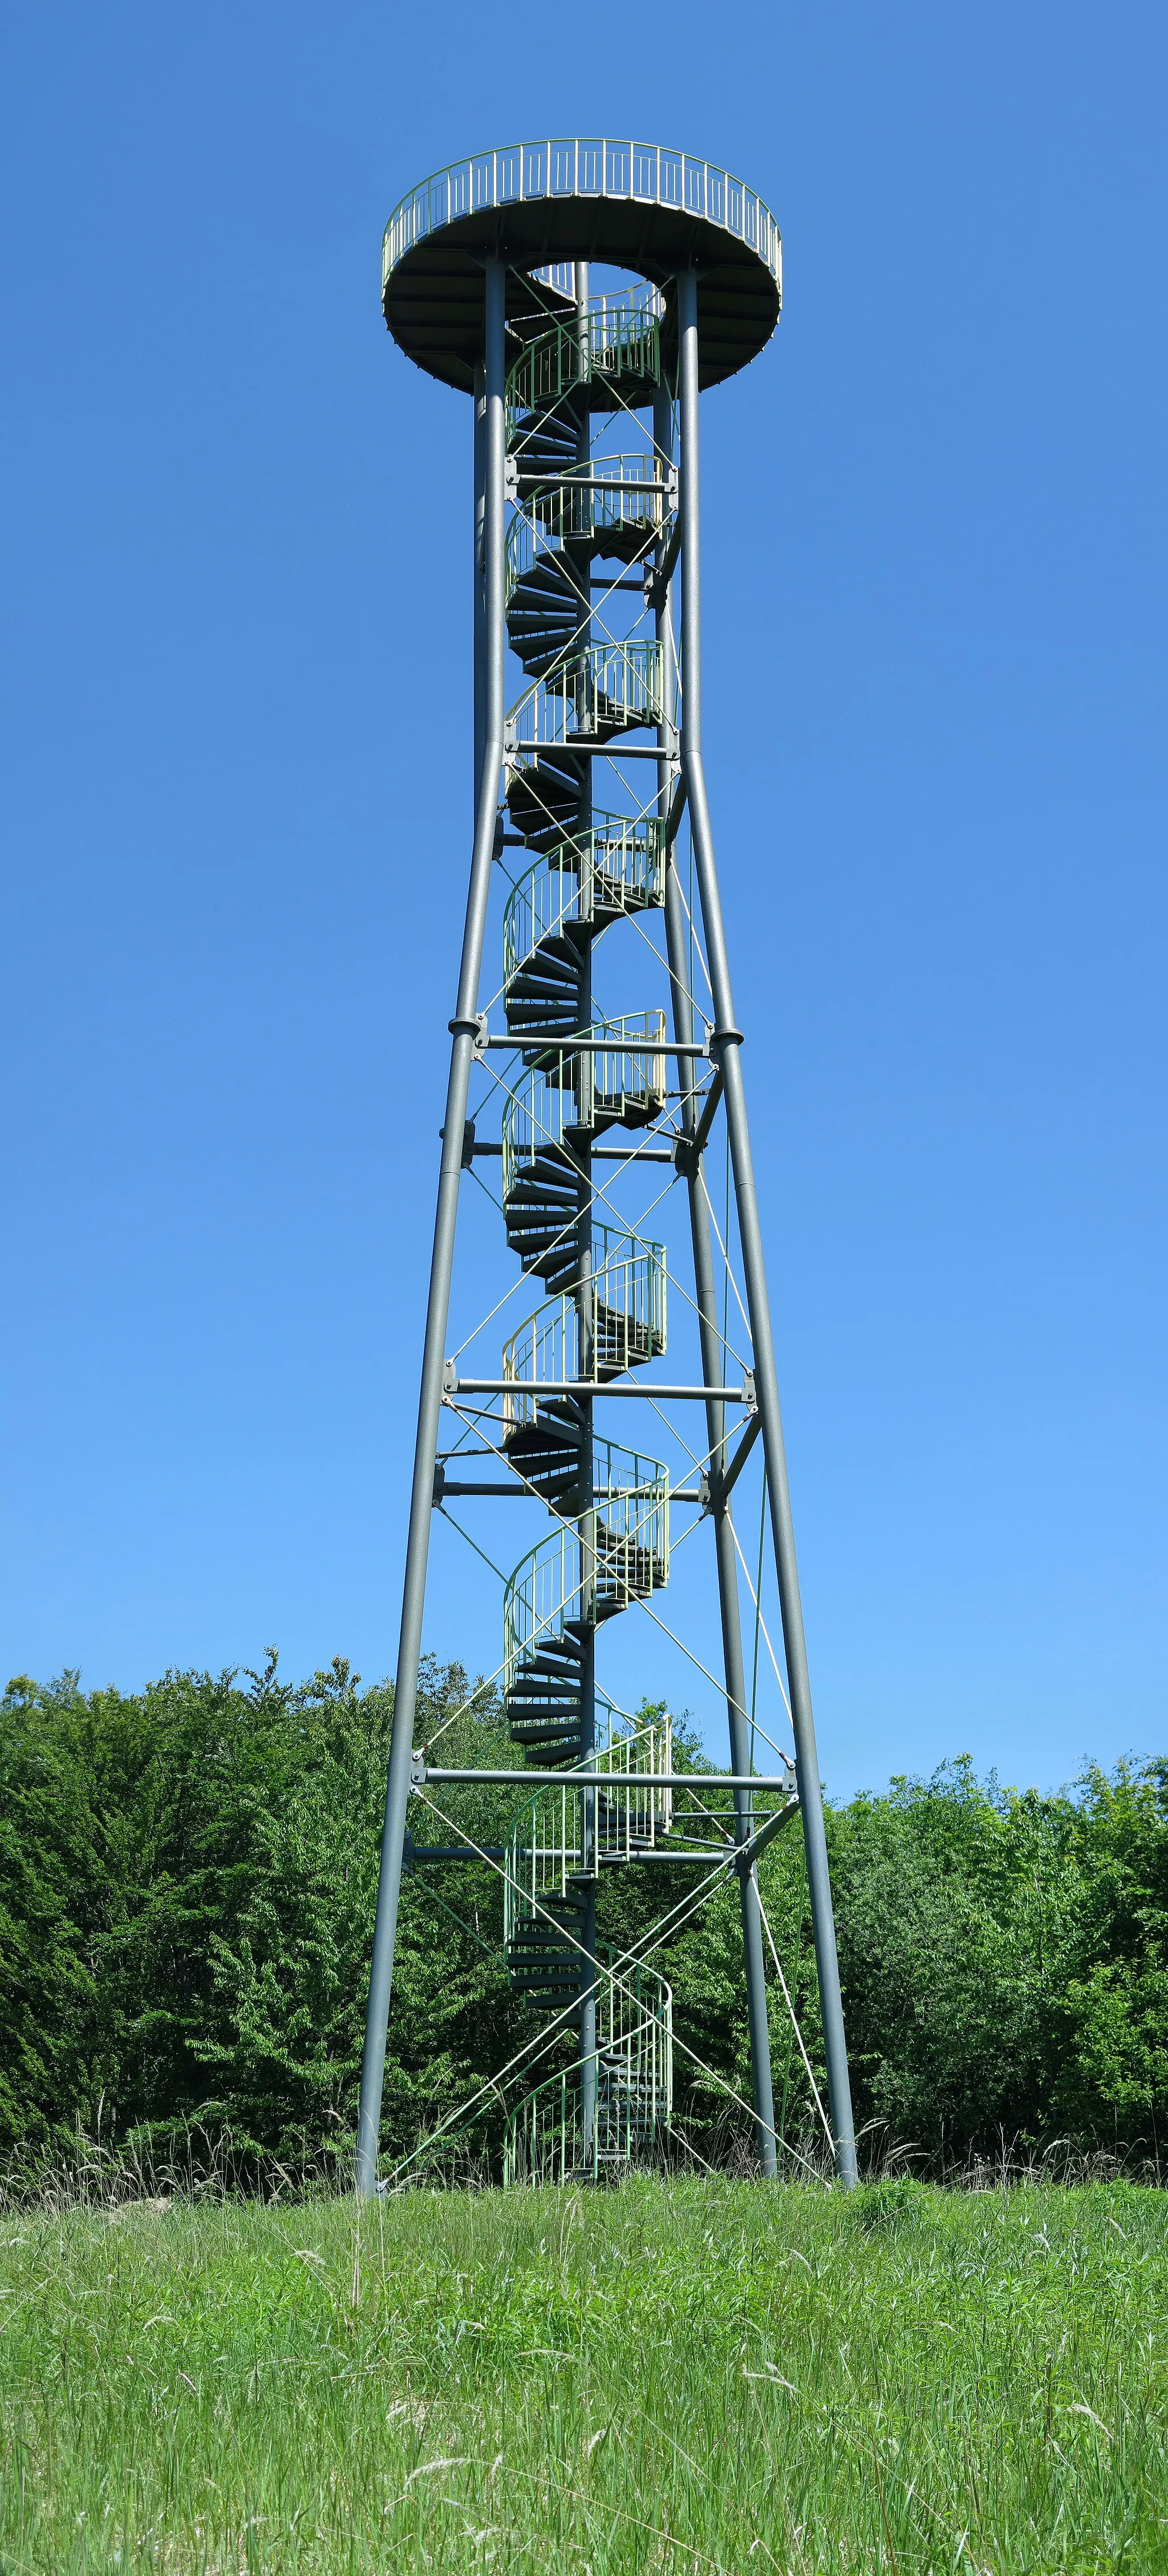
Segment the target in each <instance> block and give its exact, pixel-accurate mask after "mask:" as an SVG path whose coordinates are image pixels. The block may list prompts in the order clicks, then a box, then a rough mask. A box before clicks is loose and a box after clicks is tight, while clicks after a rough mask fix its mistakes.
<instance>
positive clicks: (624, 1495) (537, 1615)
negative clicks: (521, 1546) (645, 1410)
mask: <svg viewBox="0 0 1168 2576" xmlns="http://www.w3.org/2000/svg"><path fill="white" fill-rule="evenodd" d="M593 1447H594V1458H593V1472H594V1475H595V1477H596V1485H597V1500H596V1505H595V1508H594V1509H593V1510H592V1511H591V1512H586V1513H585V1514H584V1515H583V1517H582V1519H581V1521H580V1523H579V1524H578V1526H574V1527H572V1526H568V1525H567V1524H565V1525H564V1526H562V1527H561V1528H560V1529H558V1530H555V1531H553V1533H552V1535H551V1537H550V1538H545V1539H541V1540H540V1542H539V1545H538V1547H533V1548H532V1549H531V1550H530V1552H529V1554H528V1555H527V1556H525V1557H521V1559H520V1561H519V1564H518V1565H517V1566H516V1567H515V1570H514V1572H513V1573H512V1574H510V1575H509V1576H508V1578H507V1583H506V1586H505V1589H504V1593H503V1685H504V1689H505V1690H506V1691H508V1692H509V1691H511V1690H513V1689H514V1686H515V1682H516V1679H517V1677H518V1674H519V1671H520V1668H521V1666H523V1665H526V1664H529V1663H530V1662H531V1661H532V1658H533V1657H534V1656H535V1655H537V1654H538V1652H539V1649H540V1646H541V1645H543V1644H545V1643H546V1644H552V1643H554V1641H555V1640H556V1639H558V1638H561V1637H563V1636H564V1635H566V1633H567V1632H568V1630H569V1629H573V1628H582V1627H585V1626H588V1625H590V1624H591V1622H592V1621H593V1620H594V1619H595V1618H596V1616H597V1612H598V1611H604V1612H608V1613H611V1612H613V1611H617V1610H624V1609H627V1607H628V1605H629V1603H630V1601H646V1600H648V1598H649V1595H650V1594H651V1593H653V1592H658V1591H661V1590H663V1588H664V1586H665V1585H666V1584H667V1583H668V1581H669V1472H668V1469H667V1468H666V1467H664V1466H663V1465H662V1464H661V1461H660V1459H658V1458H647V1457H645V1456H644V1455H643V1454H642V1452H641V1451H639V1450H633V1449H624V1448H622V1446H621V1444H620V1443H619V1442H618V1441H613V1440H597V1441H595V1442H594V1444H593Z"/></svg>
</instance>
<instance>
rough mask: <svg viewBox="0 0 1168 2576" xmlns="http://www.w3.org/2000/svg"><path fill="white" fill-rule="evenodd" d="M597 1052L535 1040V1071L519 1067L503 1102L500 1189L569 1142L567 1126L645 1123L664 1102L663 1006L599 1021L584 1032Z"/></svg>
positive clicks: (588, 1128)
mask: <svg viewBox="0 0 1168 2576" xmlns="http://www.w3.org/2000/svg"><path fill="white" fill-rule="evenodd" d="M588 1034H589V1036H590V1037H591V1038H594V1039H596V1040H597V1041H603V1044H598V1046H597V1049H596V1051H595V1052H593V1050H592V1049H591V1048H588V1049H583V1048H580V1047H573V1044H572V1041H571V1039H570V1038H564V1039H560V1040H557V1041H555V1042H553V1044H551V1045H550V1046H548V1045H544V1044H543V1043H541V1042H540V1041H539V1040H538V1039H533V1041H532V1049H533V1051H534V1048H535V1047H536V1046H537V1045H538V1047H539V1066H538V1070H536V1071H534V1072H528V1073H524V1074H521V1075H520V1076H519V1078H518V1081H517V1082H516V1084H515V1087H514V1089H513V1091H511V1092H510V1093H509V1095H508V1098H507V1100H506V1102H505V1103H504V1108H503V1196H504V1198H506V1197H507V1196H508V1194H509V1192H510V1190H511V1188H512V1185H513V1183H514V1182H515V1180H516V1179H517V1178H518V1176H519V1174H520V1172H521V1171H522V1170H523V1169H524V1168H525V1167H530V1165H531V1164H532V1163H535V1162H538V1161H539V1160H540V1158H541V1156H543V1155H545V1154H546V1153H548V1152H549V1151H551V1152H553V1153H555V1154H560V1153H562V1151H563V1149H564V1146H565V1145H568V1147H569V1149H570V1147H571V1143H572V1136H571V1132H570V1131H571V1130H573V1129H575V1130H576V1131H577V1132H578V1133H579V1134H582V1135H591V1134H592V1133H593V1132H594V1131H595V1130H596V1129H597V1127H603V1126H609V1125H620V1124H621V1123H622V1122H623V1123H625V1124H628V1125H632V1126H644V1125H645V1124H647V1122H648V1121H649V1120H650V1119H653V1118H657V1117H659V1116H660V1114H661V1111H662V1110H663V1108H664V1106H665V1097H666V1065H667V1057H666V1054H665V1013H664V1011H630V1012H627V1013H626V1014H625V1016H624V1018H623V1019H619V1020H598V1021H596V1022H594V1024H593V1027H592V1028H591V1030H590V1031H589V1032H588Z"/></svg>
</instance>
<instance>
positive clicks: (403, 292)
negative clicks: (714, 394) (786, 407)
mask: <svg viewBox="0 0 1168 2576" xmlns="http://www.w3.org/2000/svg"><path fill="white" fill-rule="evenodd" d="M492 254H495V255H497V256H498V257H500V258H502V259H504V260H506V261H507V263H508V267H509V270H510V272H511V273H510V275H509V277H508V290H507V318H508V322H509V324H511V325H512V326H513V327H514V328H516V329H517V330H518V331H519V333H520V334H521V335H522V336H525V335H526V332H528V331H530V330H532V329H533V328H535V329H541V328H542V329H545V330H546V328H547V319H548V313H549V311H550V312H551V313H552V314H554V315H558V314H561V313H562V314H565V315H566V314H567V313H568V312H569V311H570V310H571V299H570V295H569V294H568V293H566V292H563V291H562V290H561V285H560V283H559V282H558V281H557V280H556V277H555V273H554V272H555V269H556V267H557V265H558V264H559V263H560V262H561V261H563V262H565V263H566V262H568V261H572V260H577V259H587V260H597V261H600V262H604V263H607V264H609V265H611V266H613V267H617V268H631V269H634V270H635V271H636V273H637V274H638V276H641V277H646V278H649V279H650V280H651V281H652V283H653V284H654V285H657V286H659V287H661V288H663V289H665V290H666V302H665V312H664V315H663V319H662V337H663V341H664V342H665V345H666V348H667V351H668V350H669V347H670V344H671V343H673V342H675V339H676V317H675V314H674V312H673V299H672V297H671V296H670V295H669V293H668V289H669V286H670V283H671V280H672V279H673V277H674V276H675V275H676V273H677V271H678V270H679V269H684V268H690V267H696V269H697V271H698V326H699V342H700V350H701V359H700V381H701V384H702V385H703V386H706V385H716V384H721V383H722V382H723V381H724V379H725V378H726V377H727V376H732V375H736V374H737V372H738V370H739V368H741V367H745V366H748V365H749V363H750V360H751V359H752V358H754V357H757V355H758V352H759V350H760V349H762V348H765V346H766V343H767V341H768V340H769V339H770V337H771V333H772V332H773V330H774V328H775V324H776V323H777V321H778V318H779V311H780V308H781V304H782V279H783V266H782V243H781V241H780V237H779V228H778V225H777V224H776V222H775V219H774V216H773V215H772V214H771V212H770V209H769V207H767V206H765V205H764V203H763V201H762V198H761V197H759V196H757V195H756V194H755V192H754V190H753V189H751V188H747V187H745V186H744V185H743V183H742V181H741V180H740V179H735V178H734V177H733V176H732V175H731V173H730V172H729V171H728V170H723V169H720V168H719V167H718V165H717V164H716V163H715V162H712V161H703V160H700V159H698V158H697V157H696V156H695V155H694V154H693V153H689V152H679V151H674V150H672V149H669V148H667V147H666V146H665V145H662V144H656V143H633V142H623V141H611V140H608V139H607V138H599V137H592V138H570V139H565V140H561V141H549V142H542V143H510V144H507V145H505V146H504V147H503V148H502V149H501V150H498V151H493V152H478V153H472V154H471V156H470V158H469V159H468V160H465V161H454V162H451V163H450V165H449V167H448V168H447V169H445V170H436V171H434V172H433V173H432V174H431V176H430V177H429V178H428V179H423V180H422V182H421V184H420V186H418V187H416V188H411V190H410V192H409V195H408V196H406V197H403V198H402V201H401V204H400V205H399V206H397V207H395V209H394V212H393V213H392V215H391V216H390V219H389V222H388V224H387V225H386V228H385V236H384V240H383V243H382V254H381V273H382V307H383V310H384V313H385V319H386V323H387V325H388V327H389V329H390V331H391V332H392V333H393V336H394V339H395V340H396V341H397V343H398V346H399V348H401V349H403V350H404V351H405V353H406V356H407V357H409V358H412V359H413V361H414V363H415V365H416V366H419V367H422V368H424V369H425V371H426V373H427V374H428V375H431V376H437V377H438V379H439V381H440V382H441V383H442V384H447V385H454V386H456V387H457V388H458V390H459V391H460V392H462V393H471V392H473V390H474V371H475V367H476V365H477V363H478V361H479V359H480V357H481V355H482V345H483V271H482V263H483V260H484V258H486V257H488V256H490V255H492ZM536 269H543V270H545V271H548V272H550V274H549V275H548V276H547V277H546V280H543V281H541V292H542V295H543V299H544V300H543V304H542V306H541V307H540V308H539V309H538V310H537V311H533V310H532V300H531V295H530V293H529V292H528V291H527V286H526V276H525V274H524V273H525V272H526V273H528V274H529V273H530V272H531V271H532V270H536ZM593 407H594V408H601V407H603V397H602V396H596V395H594V397H593Z"/></svg>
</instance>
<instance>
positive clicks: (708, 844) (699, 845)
mask: <svg viewBox="0 0 1168 2576" xmlns="http://www.w3.org/2000/svg"><path fill="white" fill-rule="evenodd" d="M677 323H678V391H679V397H680V409H681V496H680V498H681V530H682V535H681V551H682V565H683V574H682V582H683V588H682V765H683V769H684V773H685V783H686V794H687V798H688V802H689V815H690V828H691V831H692V834H693V847H694V856H695V860H696V863H697V875H698V888H699V893H700V897H701V907H702V925H703V928H704V931H705V935H706V956H707V962H708V965H709V970H710V984H711V989H712V992H713V998H714V1031H713V1037H712V1039H711V1048H712V1051H713V1052H714V1054H715V1056H716V1061H717V1063H718V1066H719V1068H720V1071H721V1074H722V1081H723V1099H724V1105H725V1112H726V1122H727V1127H728V1129H729V1135H730V1155H731V1162H732V1165H733V1171H734V1197H735V1206H736V1210H737V1215H738V1234H739V1240H740V1242H741V1245H742V1266H743V1272H744V1276H745V1284H746V1302H747V1308H748V1311H749V1314H750V1331H751V1339H752V1342H753V1345H754V1382H755V1390H756V1394H757V1399H758V1409H759V1413H760V1416H761V1419H762V1436H763V1450H764V1455H765V1458H766V1466H767V1490H768V1493H769V1495H770V1512H771V1534H772V1538H773V1541H774V1550H775V1569H776V1573H777V1576H778V1586H779V1605H780V1610H781V1613H782V1621H783V1643H784V1647H785V1651H786V1659H787V1683H788V1688H789V1690H790V1695H791V1719H792V1724H793V1726H794V1731H795V1755H796V1768H797V1774H798V1781H799V1799H800V1806H801V1810H802V1816H803V1836H804V1843H805V1847H806V1852H807V1880H808V1888H809V1892H810V1898H811V1923H812V1930H813V1933H814V1938H815V1960H816V1967H817V1969H818V1973H819V2001H820V2010H821V2012H822V2015H823V2035H824V2047H825V2051H826V2056H827V2083H828V2094H829V2099H830V2105H831V2122H832V2131H833V2134H834V2138H835V2152H836V2166H837V2170H838V2173H839V2178H840V2181H841V2182H842V2183H843V2184H844V2185H845V2187H846V2188H849V2189H850V2187H851V2186H852V2185H853V2184H854V2183H855V2181H856V2179H857V2176H856V2140H855V2130H854V2125H853V2120H852V2095H851V2084H850V2081H849V2077H848V2059H847V2047H846V2044H845V2039H844V2016H843V2003H842V1999H841V1996H840V1982H839V1960H838V1957H837V1954H836V1940H835V1918H834V1915H833V1912H832V1902H831V1880H830V1876H829V1872H828V1864H827V1838H826V1835H825V1833H824V1826H823V1797H822V1792H821V1788H820V1780H819V1757H818V1754H817V1752H816V1746H815V1721H814V1717H813V1715H812V1708H811V1682H810V1676H809V1674H808V1670H807V1646H806V1640H805V1638H804V1634H803V1610H802V1604H801V1602H800V1598H799V1574H798V1568H797V1565H796V1562H795V1532H794V1526H793V1523H792V1519H791V1496H790V1489H789V1486H788V1483H787V1459H786V1450H785V1447H784V1442H783V1422H782V1414H781V1412H780V1409H779V1382H778V1376H777V1372H776V1369H775V1351H774V1339H773V1336H772V1333H771V1317H770V1301H769V1298H768V1295H767V1284H766V1269H765V1264H764V1261H763V1249H762V1230H761V1227H760V1224H759V1216H758V1199H757V1194H756V1191H755V1184H754V1165H753V1161H752V1157H751V1151H750V1133H749V1128H748V1126H747V1118H746V1095H745V1092H744V1089H743V1083H742V1059H741V1055H740V1052H739V1050H740V1048H741V1044H742V1032H741V1030H740V1029H739V1028H737V1027H736V1025H735V1020H734V1001H733V995H732V992H731V985H730V967H729V960H728V958H727V954H726V939H725V932H724V929H723V923H722V904H721V896H720V894H719V889H718V872H717V866H716V862H715V858H714V841H713V834H712V831H711V828H710V812H709V805H708V802H707V798H706V780H705V769H704V766H703V761H702V643H701V500H700V488H699V450H698V383H699V378H698V281H697V271H696V269H693V268H689V269H685V270H683V271H682V272H681V274H680V275H679V277H678V281H677Z"/></svg>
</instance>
